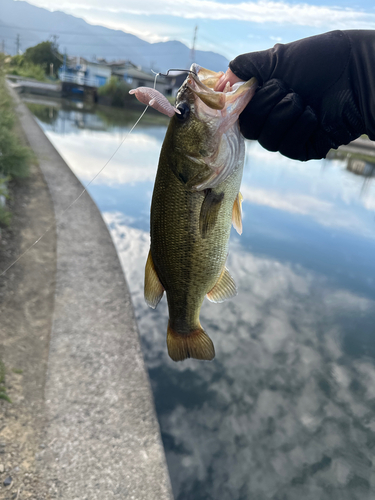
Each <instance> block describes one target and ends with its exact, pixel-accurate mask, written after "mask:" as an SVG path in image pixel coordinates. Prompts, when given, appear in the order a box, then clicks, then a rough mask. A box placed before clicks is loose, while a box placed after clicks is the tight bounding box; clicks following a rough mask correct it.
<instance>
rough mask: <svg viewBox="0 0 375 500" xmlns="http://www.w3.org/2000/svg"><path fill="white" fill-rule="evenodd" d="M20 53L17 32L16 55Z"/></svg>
mask: <svg viewBox="0 0 375 500" xmlns="http://www.w3.org/2000/svg"><path fill="white" fill-rule="evenodd" d="M19 53H20V35H19V34H17V38H16V56H18V54H19Z"/></svg>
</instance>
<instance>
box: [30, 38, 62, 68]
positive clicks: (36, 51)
mask: <svg viewBox="0 0 375 500" xmlns="http://www.w3.org/2000/svg"><path fill="white" fill-rule="evenodd" d="M24 57H25V60H26V61H29V62H31V63H33V64H39V65H40V66H42V68H43V69H44V71H45V73H46V74H47V75H48V74H49V71H50V64H51V63H52V64H53V72H54V74H55V75H57V71H58V69H59V68H60V66H61V65H62V60H63V56H62V55H61V54H59V53H58V51H57V48H56V47H55V45H54V44H53V43H52V42H42V43H38V45H35V47H29V48H28V49H26V51H25V54H24Z"/></svg>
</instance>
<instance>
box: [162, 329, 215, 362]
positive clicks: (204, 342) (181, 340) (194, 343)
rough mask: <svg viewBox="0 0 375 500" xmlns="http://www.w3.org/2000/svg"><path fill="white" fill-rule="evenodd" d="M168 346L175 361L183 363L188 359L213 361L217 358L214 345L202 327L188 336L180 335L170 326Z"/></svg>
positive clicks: (169, 352)
mask: <svg viewBox="0 0 375 500" xmlns="http://www.w3.org/2000/svg"><path fill="white" fill-rule="evenodd" d="M167 346H168V354H169V356H170V358H171V359H173V361H183V360H184V359H187V358H194V359H202V360H206V361H211V360H212V359H214V357H215V348H214V344H213V343H212V340H211V339H210V337H209V336H208V335H207V333H206V332H205V331H204V330H203V328H202V327H201V326H200V325H199V328H197V329H196V330H193V331H191V332H190V333H188V334H179V333H178V332H175V331H174V330H173V329H172V328H171V326H170V324H168V330H167Z"/></svg>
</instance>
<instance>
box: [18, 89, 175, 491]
mask: <svg viewBox="0 0 375 500" xmlns="http://www.w3.org/2000/svg"><path fill="white" fill-rule="evenodd" d="M12 95H13V97H14V99H15V100H16V102H17V112H18V115H19V118H20V121H21V124H22V127H23V129H24V131H25V134H26V137H27V140H28V142H29V144H30V146H31V148H32V149H33V150H34V152H35V154H36V156H37V159H38V162H39V166H40V168H41V170H42V172H43V175H44V177H45V180H46V182H47V185H48V188H49V190H50V194H51V198H52V202H53V207H54V211H55V217H57V223H58V225H57V247H56V261H57V270H56V286H55V290H56V291H55V300H54V306H53V311H51V314H52V327H51V333H50V349H49V357H48V373H47V380H46V389H45V412H46V428H45V439H44V442H45V445H44V446H45V447H44V448H43V450H42V452H41V453H40V464H41V469H42V470H43V474H44V476H45V479H46V481H47V482H48V484H49V486H50V492H51V496H52V498H60V499H63V500H81V499H82V500H83V499H90V500H96V499H98V500H99V499H100V500H103V499H105V500H110V499H112V498H119V499H120V498H121V499H125V498H129V499H131V498H133V499H135V500H140V499H147V500H151V499H158V500H161V499H171V498H172V493H171V487H170V480H169V475H168V470H167V466H166V461H165V456H164V450H163V447H162V443H161V438H160V430H159V426H158V422H157V419H156V415H155V410H154V403H153V397H152V393H151V390H150V384H149V379H148V375H147V372H146V369H145V366H144V362H143V357H142V353H141V349H140V342H139V337H138V330H137V325H136V322H135V319H134V313H133V308H132V304H131V299H130V294H129V291H128V288H127V285H126V282H125V278H124V276H123V272H122V269H121V266H120V263H119V260H118V257H117V253H116V250H115V248H114V246H113V243H112V240H111V237H110V235H109V232H108V230H107V227H106V225H105V224H104V222H103V220H102V217H101V215H100V213H99V211H98V209H97V207H96V205H95V204H94V202H93V201H92V199H91V198H90V197H89V195H88V194H87V193H85V194H84V195H83V196H82V197H81V198H80V199H79V200H78V201H77V203H75V204H74V206H73V207H71V208H70V209H69V210H67V211H66V212H64V210H65V209H66V208H67V207H68V206H69V205H70V204H71V202H72V201H73V200H75V199H76V198H77V197H78V196H79V195H80V193H81V192H82V189H83V187H82V185H81V183H80V182H79V181H78V179H77V178H76V177H75V175H74V174H73V173H72V171H71V170H70V168H69V167H68V165H67V164H66V163H65V162H64V160H63V159H62V158H61V156H60V155H59V154H58V152H57V151H56V150H55V148H54V147H53V146H52V145H51V143H50V142H49V140H48V139H47V138H46V136H45V135H44V133H43V132H42V130H41V129H40V127H39V126H38V125H37V123H36V122H35V120H34V119H33V117H32V115H31V113H30V112H29V111H28V110H27V108H26V107H25V106H24V105H23V104H22V103H21V101H20V99H19V97H18V96H17V95H16V94H15V92H13V91H12ZM63 212H64V214H63V215H62V216H61V214H62V213H63ZM37 236H39V235H36V237H37Z"/></svg>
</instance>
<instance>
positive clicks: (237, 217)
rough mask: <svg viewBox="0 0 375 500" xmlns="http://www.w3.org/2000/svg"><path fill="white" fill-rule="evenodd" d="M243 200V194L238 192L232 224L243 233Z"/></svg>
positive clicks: (239, 232) (238, 231)
mask: <svg viewBox="0 0 375 500" xmlns="http://www.w3.org/2000/svg"><path fill="white" fill-rule="evenodd" d="M242 200H243V196H242V194H241V193H238V195H237V197H236V199H235V200H234V203H233V212H232V224H233V227H234V229H235V230H236V231H237V233H238V234H242V207H241V205H242Z"/></svg>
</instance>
